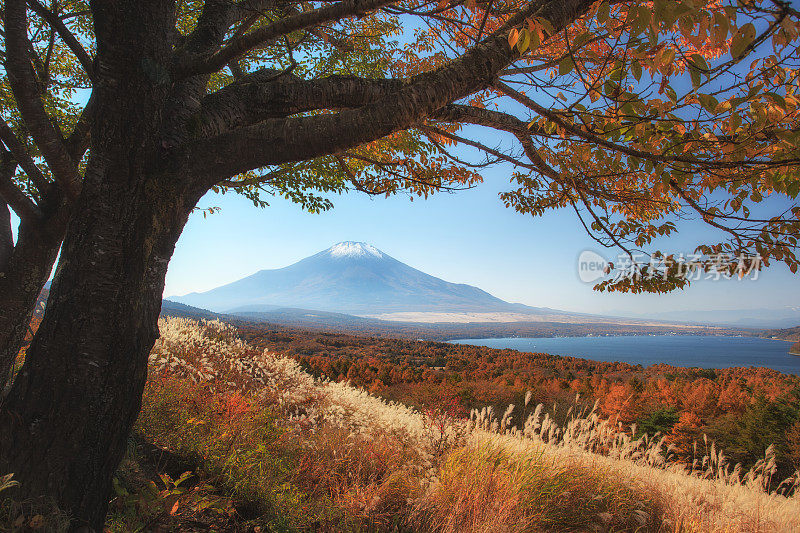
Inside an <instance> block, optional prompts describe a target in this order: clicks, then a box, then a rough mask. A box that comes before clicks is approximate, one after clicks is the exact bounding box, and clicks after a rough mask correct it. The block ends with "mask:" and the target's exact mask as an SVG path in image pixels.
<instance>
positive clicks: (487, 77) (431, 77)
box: [185, 0, 592, 187]
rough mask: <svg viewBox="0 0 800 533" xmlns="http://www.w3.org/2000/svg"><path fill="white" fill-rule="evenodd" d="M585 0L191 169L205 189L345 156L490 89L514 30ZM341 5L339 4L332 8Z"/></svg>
mask: <svg viewBox="0 0 800 533" xmlns="http://www.w3.org/2000/svg"><path fill="white" fill-rule="evenodd" d="M591 4H592V2H591V1H590V0H567V1H556V0H550V1H548V2H545V3H538V2H532V3H530V4H528V5H527V7H526V8H525V9H523V10H521V11H520V12H519V13H518V14H517V15H515V16H514V17H512V18H511V19H509V21H508V22H507V23H506V24H504V25H503V26H502V27H501V28H499V29H498V30H497V31H495V32H494V33H493V34H491V35H489V36H488V37H487V38H486V39H484V40H483V41H482V42H480V43H479V44H477V45H475V46H474V47H472V48H471V49H470V50H469V51H467V52H466V53H464V54H463V55H462V56H461V57H459V58H457V59H455V60H453V61H450V62H449V63H447V64H445V65H443V66H441V67H439V68H437V69H436V70H434V71H431V72H427V73H425V74H421V75H418V76H415V77H414V78H411V79H409V80H407V81H406V82H403V83H402V87H401V88H400V89H397V90H395V91H392V92H390V93H389V94H387V95H386V96H383V97H381V98H380V99H379V100H376V101H375V102H372V103H369V104H366V105H363V106H361V107H358V108H356V109H345V110H343V111H340V112H338V113H333V114H319V115H314V116H306V117H298V118H282V119H269V120H265V121H263V122H261V123H258V124H254V125H252V126H247V127H242V128H239V129H237V130H235V131H232V132H227V133H223V134H221V135H218V136H216V137H213V138H210V139H203V140H199V141H198V142H196V143H193V145H191V146H189V147H188V148H187V150H186V154H185V155H186V158H187V162H188V164H189V165H190V166H191V167H192V168H193V169H194V171H195V172H196V174H197V175H199V176H203V175H205V176H206V177H207V178H206V179H207V180H208V182H206V183H204V184H203V186H205V187H210V186H211V185H213V183H216V182H217V181H219V180H220V179H224V178H227V177H228V176H232V175H236V174H239V173H242V172H245V171H247V170H251V169H254V168H259V167H263V166H267V165H272V164H279V163H285V162H291V161H298V160H304V159H311V158H315V157H320V156H323V155H330V154H335V153H339V152H342V151H344V150H347V149H349V148H352V147H354V146H358V145H360V144H364V143H367V142H371V141H373V140H376V139H379V138H381V137H384V136H386V135H389V134H390V133H393V132H395V131H399V130H403V129H407V128H409V127H411V126H413V125H414V124H418V123H420V122H421V121H423V120H424V119H425V118H427V117H429V116H432V115H434V114H435V112H436V111H437V110H438V109H440V108H441V107H443V106H445V105H447V104H448V103H450V102H453V101H455V100H458V99H460V98H464V97H466V96H468V95H470V94H472V93H474V92H476V91H480V90H483V89H485V88H486V87H488V86H489V85H491V84H492V83H493V81H494V80H495V79H496V76H497V73H498V72H499V71H500V70H502V69H503V68H505V67H506V66H507V65H508V64H509V63H510V62H511V61H513V60H514V59H516V57H518V54H517V52H516V51H515V50H513V49H511V47H509V45H508V41H507V35H508V32H509V31H510V29H511V28H512V27H515V26H517V25H520V24H522V23H523V21H524V20H525V19H526V18H527V17H531V16H540V17H544V18H545V19H546V20H548V21H549V22H550V24H551V25H552V26H553V28H554V29H556V30H560V29H562V28H564V27H566V26H567V25H568V24H571V23H572V22H573V21H575V20H576V19H577V18H578V17H580V16H581V15H583V14H584V13H585V12H586V11H587V10H588V9H589V7H590V6H591ZM337 5H340V4H337Z"/></svg>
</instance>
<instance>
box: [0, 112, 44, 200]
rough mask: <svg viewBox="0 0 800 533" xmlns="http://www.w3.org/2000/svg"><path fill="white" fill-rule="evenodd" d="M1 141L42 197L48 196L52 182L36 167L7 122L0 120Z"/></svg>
mask: <svg viewBox="0 0 800 533" xmlns="http://www.w3.org/2000/svg"><path fill="white" fill-rule="evenodd" d="M0 140H2V141H3V144H5V145H6V148H7V149H8V151H9V152H11V155H13V156H14V159H16V161H17V164H19V166H20V167H22V170H24V171H25V174H27V175H28V178H30V180H31V181H32V182H33V184H34V185H35V186H36V188H37V189H39V193H40V194H41V195H42V196H44V195H46V194H47V190H48V189H49V188H50V182H49V181H47V178H45V176H44V174H42V171H41V170H39V167H38V166H36V163H35V162H34V161H33V159H31V156H30V155H29V154H28V149H27V148H25V145H24V144H22V141H20V140H19V139H18V138H17V136H16V135H14V132H13V131H12V129H11V128H10V127H9V125H8V124H6V121H5V120H0Z"/></svg>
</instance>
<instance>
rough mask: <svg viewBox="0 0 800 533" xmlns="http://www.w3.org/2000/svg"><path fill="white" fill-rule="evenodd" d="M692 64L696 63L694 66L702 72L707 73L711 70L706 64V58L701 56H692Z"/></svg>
mask: <svg viewBox="0 0 800 533" xmlns="http://www.w3.org/2000/svg"><path fill="white" fill-rule="evenodd" d="M692 63H694V65H695V66H696V67H697V68H698V69H700V70H703V71H706V72H707V71H709V70H710V69H709V67H708V63H707V62H706V58H704V57H703V56H701V55H700V54H692Z"/></svg>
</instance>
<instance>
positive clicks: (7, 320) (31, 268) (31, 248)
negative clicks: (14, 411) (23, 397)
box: [0, 207, 67, 397]
mask: <svg viewBox="0 0 800 533" xmlns="http://www.w3.org/2000/svg"><path fill="white" fill-rule="evenodd" d="M66 211H67V210H66V208H65V207H62V208H61V209H60V210H59V211H57V213H56V214H55V215H54V216H53V217H51V218H50V219H48V220H47V221H43V222H38V221H37V222H36V223H34V224H27V223H25V222H23V223H22V224H20V227H19V233H18V235H17V242H16V245H15V246H13V247H12V248H11V249H10V250H9V251H8V252H7V253H8V255H7V259H6V261H5V264H2V263H0V294H2V295H3V299H2V301H0V397H2V395H3V394H2V393H3V389H4V388H5V386H6V382H7V378H8V377H9V376H10V371H11V368H12V365H13V363H14V360H15V358H16V356H17V354H18V353H19V350H20V348H21V347H22V344H23V342H24V341H25V334H26V333H27V331H28V326H29V324H30V321H31V315H32V314H33V311H34V307H35V305H36V300H37V298H38V297H39V294H40V293H41V292H42V288H43V287H44V284H45V283H46V282H47V278H49V277H50V271H51V270H52V269H53V263H54V262H55V260H56V256H57V255H58V249H59V247H60V246H61V239H62V237H63V236H64V230H65V228H66V223H67V213H66ZM9 230H10V227H9Z"/></svg>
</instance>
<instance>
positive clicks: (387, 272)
mask: <svg viewBox="0 0 800 533" xmlns="http://www.w3.org/2000/svg"><path fill="white" fill-rule="evenodd" d="M170 299H171V300H173V301H176V302H180V303H183V304H187V305H191V306H195V307H201V308H204V309H209V310H212V311H216V312H233V313H240V312H263V311H272V310H275V309H277V308H280V307H293V308H303V309H315V310H320V311H329V312H336V313H347V314H353V315H359V314H377V313H397V312H404V311H415V312H450V313H467V312H507V313H532V314H536V313H541V312H543V310H540V309H538V308H535V307H528V306H525V305H522V304H512V303H509V302H506V301H503V300H501V299H500V298H497V297H495V296H492V295H491V294H489V293H488V292H486V291H483V290H481V289H479V288H477V287H473V286H471V285H466V284H459V283H450V282H447V281H444V280H442V279H440V278H437V277H435V276H431V275H430V274H426V273H425V272H422V271H420V270H417V269H416V268H412V267H410V266H408V265H406V264H405V263H402V262H400V261H398V260H397V259H394V258H393V257H391V256H389V255H387V254H385V253H384V252H382V251H380V250H378V249H377V248H375V247H374V246H371V245H369V244H367V243H363V242H353V241H345V242H340V243H338V244H336V245H334V246H332V247H330V248H328V249H327V250H323V251H322V252H319V253H317V254H314V255H312V256H310V257H307V258H305V259H303V260H301V261H298V262H297V263H294V264H292V265H289V266H287V267H284V268H279V269H275V270H261V271H259V272H256V273H255V274H253V275H251V276H248V277H246V278H243V279H240V280H238V281H235V282H233V283H229V284H227V285H223V286H221V287H217V288H215V289H212V290H210V291H206V292H202V293H191V294H187V295H184V296H179V297H171V298H170Z"/></svg>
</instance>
